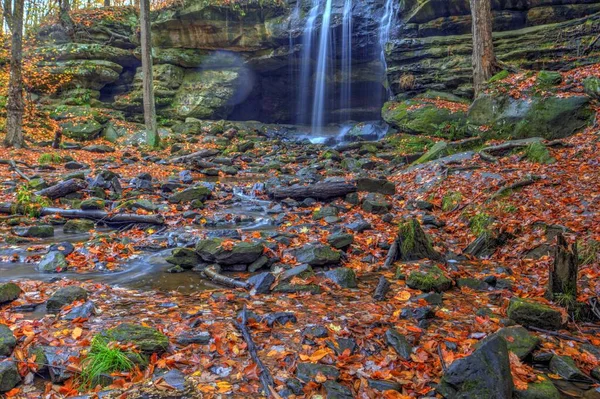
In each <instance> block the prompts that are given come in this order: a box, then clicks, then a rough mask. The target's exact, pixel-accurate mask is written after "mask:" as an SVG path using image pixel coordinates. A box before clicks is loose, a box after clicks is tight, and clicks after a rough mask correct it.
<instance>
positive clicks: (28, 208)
mask: <svg viewBox="0 0 600 399" xmlns="http://www.w3.org/2000/svg"><path fill="white" fill-rule="evenodd" d="M50 205H52V202H51V201H50V200H49V199H48V198H46V197H42V196H39V195H37V194H35V192H34V191H33V190H32V189H31V187H30V186H29V185H28V184H23V185H21V186H18V187H17V201H16V203H15V205H14V207H13V210H12V211H13V213H19V212H20V213H23V214H24V215H27V216H31V217H38V216H40V212H41V209H42V208H44V207H47V206H50Z"/></svg>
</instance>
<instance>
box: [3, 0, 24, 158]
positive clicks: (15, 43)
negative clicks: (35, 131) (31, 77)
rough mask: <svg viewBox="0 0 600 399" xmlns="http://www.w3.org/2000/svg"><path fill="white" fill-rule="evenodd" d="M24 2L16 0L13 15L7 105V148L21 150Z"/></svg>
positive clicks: (22, 143) (5, 139) (22, 142)
mask: <svg viewBox="0 0 600 399" xmlns="http://www.w3.org/2000/svg"><path fill="white" fill-rule="evenodd" d="M23 2H24V0H14V9H13V13H12V18H11V19H12V23H11V25H12V41H11V50H10V78H9V82H8V102H7V104H6V111H7V112H6V137H5V138H4V145H5V146H6V147H15V148H21V147H23V146H24V145H25V140H24V139H23V111H24V109H25V104H24V102H23V75H22V67H23V65H22V64H23V62H22V61H23Z"/></svg>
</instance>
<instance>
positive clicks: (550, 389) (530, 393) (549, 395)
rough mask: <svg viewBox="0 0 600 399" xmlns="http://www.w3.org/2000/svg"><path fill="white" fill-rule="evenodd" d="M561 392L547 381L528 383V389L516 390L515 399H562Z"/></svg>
mask: <svg viewBox="0 0 600 399" xmlns="http://www.w3.org/2000/svg"><path fill="white" fill-rule="evenodd" d="M560 397H561V396H560V392H559V391H558V389H556V387H555V386H554V384H553V383H552V381H550V380H548V379H546V380H544V381H541V382H534V383H531V382H530V383H528V384H527V389H523V390H520V389H515V391H514V393H513V398H514V399H560Z"/></svg>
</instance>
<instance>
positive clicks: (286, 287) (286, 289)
mask: <svg viewBox="0 0 600 399" xmlns="http://www.w3.org/2000/svg"><path fill="white" fill-rule="evenodd" d="M273 292H282V293H286V294H296V293H302V292H308V293H310V294H314V295H316V294H320V293H321V287H319V286H318V285H316V284H292V283H286V282H282V283H279V284H277V286H276V287H275V288H274V289H273Z"/></svg>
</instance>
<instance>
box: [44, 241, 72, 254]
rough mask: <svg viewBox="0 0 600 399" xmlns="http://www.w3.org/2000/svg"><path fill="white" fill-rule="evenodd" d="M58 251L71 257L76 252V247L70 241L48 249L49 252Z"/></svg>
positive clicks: (53, 245)
mask: <svg viewBox="0 0 600 399" xmlns="http://www.w3.org/2000/svg"><path fill="white" fill-rule="evenodd" d="M53 251H58V252H60V253H62V254H63V255H64V256H67V255H70V254H72V253H73V251H75V247H74V246H73V244H71V243H70V242H68V241H63V242H59V243H56V244H52V245H50V247H48V252H53Z"/></svg>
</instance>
